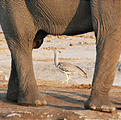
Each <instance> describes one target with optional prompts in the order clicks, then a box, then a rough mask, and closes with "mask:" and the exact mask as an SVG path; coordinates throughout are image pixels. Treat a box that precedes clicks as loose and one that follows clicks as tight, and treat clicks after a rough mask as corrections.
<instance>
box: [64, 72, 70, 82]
mask: <svg viewBox="0 0 121 120" xmlns="http://www.w3.org/2000/svg"><path fill="white" fill-rule="evenodd" d="M65 74H66V81H67V84H68V81H69V79H70V76H69V74H68V73H65Z"/></svg>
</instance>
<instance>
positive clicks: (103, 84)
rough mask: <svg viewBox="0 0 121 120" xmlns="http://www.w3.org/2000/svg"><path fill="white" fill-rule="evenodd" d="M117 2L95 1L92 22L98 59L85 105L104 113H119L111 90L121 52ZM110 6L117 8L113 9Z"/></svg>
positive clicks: (118, 6) (118, 4)
mask: <svg viewBox="0 0 121 120" xmlns="http://www.w3.org/2000/svg"><path fill="white" fill-rule="evenodd" d="M93 1H94V2H93ZM118 2H119V1H116V2H114V3H113V1H99V0H97V1H95V0H92V16H93V19H92V20H93V26H94V30H95V33H96V40H97V41H96V42H97V46H96V49H97V56H96V65H95V72H94V76H93V84H92V91H91V96H90V97H89V99H88V100H87V101H86V103H85V108H86V109H92V110H98V111H103V112H114V111H116V108H114V107H112V105H111V101H110V98H109V91H110V89H111V87H112V83H113V81H114V76H115V70H116V66H117V63H118V59H119V57H120V52H121V34H120V28H121V22H120V19H121V16H120V15H119V14H118V13H119V12H118V8H120V5H121V3H118ZM110 5H113V6H114V7H110ZM108 6H109V7H108ZM115 7H116V8H115ZM116 13H117V14H116ZM119 17H120V18H119ZM114 18H115V20H114ZM117 20H119V21H117Z"/></svg>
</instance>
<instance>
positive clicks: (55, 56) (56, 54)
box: [54, 50, 58, 67]
mask: <svg viewBox="0 0 121 120" xmlns="http://www.w3.org/2000/svg"><path fill="white" fill-rule="evenodd" d="M54 64H55V66H56V67H57V66H58V53H57V51H56V50H55V51H54Z"/></svg>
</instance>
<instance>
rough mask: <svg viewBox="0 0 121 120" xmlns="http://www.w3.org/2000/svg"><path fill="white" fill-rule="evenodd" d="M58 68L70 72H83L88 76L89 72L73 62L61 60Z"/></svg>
mask: <svg viewBox="0 0 121 120" xmlns="http://www.w3.org/2000/svg"><path fill="white" fill-rule="evenodd" d="M58 68H59V69H61V70H62V71H65V72H69V73H81V74H82V75H83V76H85V77H87V73H86V72H85V71H84V70H82V69H81V68H80V67H78V66H76V65H74V64H71V63H66V62H59V64H58Z"/></svg>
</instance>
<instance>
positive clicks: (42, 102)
mask: <svg viewBox="0 0 121 120" xmlns="http://www.w3.org/2000/svg"><path fill="white" fill-rule="evenodd" d="M18 104H19V105H23V106H44V105H47V102H46V100H39V99H38V100H35V101H34V102H30V101H29V102H28V101H25V102H20V101H19V102H18Z"/></svg>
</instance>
